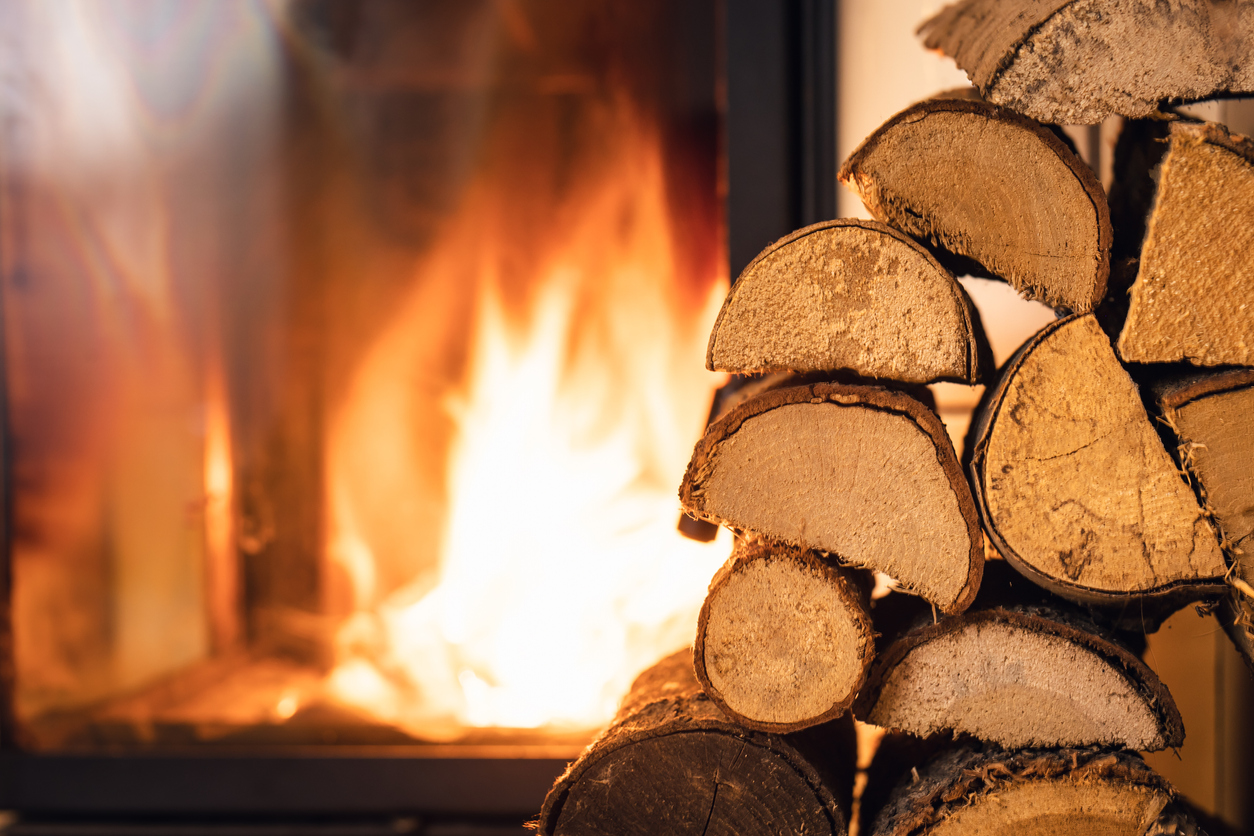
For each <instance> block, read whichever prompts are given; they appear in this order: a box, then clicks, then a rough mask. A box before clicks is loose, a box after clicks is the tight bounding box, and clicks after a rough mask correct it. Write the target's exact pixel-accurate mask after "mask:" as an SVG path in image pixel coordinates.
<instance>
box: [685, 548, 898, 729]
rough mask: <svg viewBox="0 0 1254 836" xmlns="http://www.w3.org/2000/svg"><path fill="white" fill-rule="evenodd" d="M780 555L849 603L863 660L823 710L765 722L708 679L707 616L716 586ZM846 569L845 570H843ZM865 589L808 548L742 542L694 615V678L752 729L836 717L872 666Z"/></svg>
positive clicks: (871, 634) (850, 701)
mask: <svg viewBox="0 0 1254 836" xmlns="http://www.w3.org/2000/svg"><path fill="white" fill-rule="evenodd" d="M773 557H774V558H780V559H785V560H798V561H800V562H802V563H804V564H805V565H806V566H807V567H808V568H810V569H812V570H814V571H816V572H818V573H819V574H821V575H822V576H823V577H824V578H826V579H827V580H828V582H830V583H831V584H832V586H833V587H835V588H836V590H837V594H838V596H839V597H840V598H841V599H842V600H843V601H844V603H845V604H846V605H847V606H848V607H849V610H850V612H851V614H853V615H854V621H855V622H856V624H857V627H858V631H859V633H860V634H861V637H862V643H861V646H860V647H859V648H858V658H859V660H860V661H861V663H862V670H861V673H860V674H859V675H858V678H857V682H856V683H855V684H854V687H853V688H851V689H850V691H849V693H848V694H847V695H846V696H845V697H844V698H842V699H840V700H838V701H837V702H835V703H833V704H832V705H831V707H829V708H828V709H827V710H826V711H824V712H822V713H821V714H818V715H815V716H814V717H811V718H808V719H805V720H798V721H796V722H793V723H768V722H763V721H761V720H755V719H753V718H751V717H746V716H745V715H743V714H741V713H740V712H738V711H735V710H734V709H732V708H731V707H730V706H728V705H727V702H726V701H725V700H724V699H723V695H722V694H721V693H720V692H719V690H718V688H716V687H714V684H713V683H712V682H711V681H710V677H709V674H708V673H707V672H706V668H705V633H706V628H707V626H708V624H709V618H710V601H711V599H713V597H714V595H715V593H716V592H718V590H720V589H722V588H723V587H724V586H725V585H726V584H727V583H728V582H729V581H730V580H731V578H732V577H733V576H734V575H736V574H737V573H738V572H740V571H743V569H744V568H745V567H746V566H747V565H748V564H749V563H751V562H753V561H755V560H770V559H771V558H773ZM846 571H847V570H846ZM864 593H865V590H864V589H862V588H860V587H859V586H858V585H857V584H855V583H854V582H853V581H851V580H850V579H848V578H846V577H845V576H844V575H843V574H842V573H841V571H840V570H839V569H838V568H837V567H836V566H835V565H834V564H832V563H829V562H827V561H824V560H822V559H820V558H819V557H818V555H817V554H816V553H815V552H813V551H809V550H804V549H800V548H797V547H796V546H789V545H783V544H778V543H772V542H770V541H766V540H760V541H756V542H752V543H747V544H745V545H744V546H743V547H742V548H738V549H737V552H736V554H734V555H733V557H732V559H731V561H729V562H728V566H727V567H726V571H722V570H720V571H719V573H718V574H717V575H715V576H714V580H713V581H712V582H711V583H710V591H709V594H708V595H707V596H706V599H705V602H704V603H703V604H702V605H701V613H700V615H699V616H698V617H697V638H696V642H695V643H694V645H693V648H692V664H693V669H694V671H695V673H696V675H697V681H699V682H700V683H701V687H702V689H703V690H704V691H705V694H706V696H707V697H709V698H710V700H711V701H712V702H713V703H714V704H715V705H717V706H718V707H719V709H720V710H721V711H722V712H723V713H724V714H726V715H727V716H728V717H730V718H731V719H733V720H735V721H736V722H737V723H739V724H740V725H742V726H744V727H746V728H750V729H754V730H756V731H764V732H775V733H777V734H786V733H788V732H795V731H801V730H802V729H807V728H810V727H811V726H817V725H818V724H820V723H825V722H827V721H828V720H834V719H836V718H837V717H840V716H841V715H843V714H845V713H846V712H847V711H849V708H850V706H852V705H853V701H854V698H855V697H856V696H857V695H858V691H859V689H861V688H862V686H863V685H864V684H865V683H866V680H867V675H868V673H869V672H870V669H871V663H872V662H873V661H874V660H875V630H874V627H873V626H872V624H871V616H870V614H869V613H868V612H867V604H866V603H865V598H866V595H865V594H864Z"/></svg>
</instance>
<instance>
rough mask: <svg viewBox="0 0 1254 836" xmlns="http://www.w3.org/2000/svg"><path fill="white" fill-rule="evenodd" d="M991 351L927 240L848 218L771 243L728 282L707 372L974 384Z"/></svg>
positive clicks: (964, 299)
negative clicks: (833, 374)
mask: <svg viewBox="0 0 1254 836" xmlns="http://www.w3.org/2000/svg"><path fill="white" fill-rule="evenodd" d="M991 365H992V355H991V353H990V351H989V348H988V343H987V340H986V339H985V338H984V333H983V329H982V328H981V327H980V323H979V318H978V315H977V314H976V311H975V306H974V305H973V304H972V303H971V299H970V298H969V297H968V296H967V294H966V291H964V290H963V289H962V285H960V284H958V282H957V281H955V280H954V277H953V276H951V275H950V274H949V272H948V271H946V270H945V268H943V267H942V266H941V265H940V264H939V263H938V262H937V261H936V259H935V258H934V257H933V256H932V255H931V254H930V253H929V252H928V251H927V250H926V249H924V248H923V247H921V246H920V245H919V244H917V243H915V242H914V241H912V240H911V239H909V238H907V237H906V236H904V235H902V234H901V233H900V232H897V231H895V230H892V229H890V228H888V227H887V226H885V225H884V224H881V223H876V222H874V221H860V220H853V219H844V220H836V221H826V222H824V223H819V224H814V225H813V226H808V227H806V228H805V229H800V230H798V231H796V232H794V233H792V234H790V235H788V236H786V237H784V238H781V239H780V240H778V241H776V242H775V243H774V244H771V245H770V246H769V247H767V248H766V249H765V250H763V251H762V253H761V254H759V255H758V257H757V258H755V259H754V260H753V261H752V262H750V264H749V266H748V267H746V268H745V269H744V271H743V272H742V273H741V274H740V278H739V279H737V280H736V283H735V284H734V285H732V288H731V290H730V292H729V293H728V294H727V300H726V301H725V302H724V303H723V308H722V310H721V311H719V315H718V320H717V321H716V322H715V324H714V330H713V332H712V333H711V334H710V346H709V351H708V352H707V353H706V367H707V368H708V369H710V370H711V371H729V372H739V373H746V372H749V373H751V372H763V371H767V372H772V371H785V370H792V371H799V372H823V371H834V370H837V369H848V370H851V371H853V372H855V373H857V374H859V375H862V376H864V377H876V378H885V379H888V380H897V381H902V382H906V383H931V382H933V381H937V380H951V381H956V382H959V383H978V382H980V381H981V379H982V376H983V374H984V373H985V371H986V370H987V369H988V368H989V367H990V366H991Z"/></svg>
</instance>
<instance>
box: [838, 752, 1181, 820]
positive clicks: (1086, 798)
mask: <svg viewBox="0 0 1254 836" xmlns="http://www.w3.org/2000/svg"><path fill="white" fill-rule="evenodd" d="M877 757H878V756H877ZM890 772H891V770H887V769H876V765H874V764H873V765H872V769H871V773H872V775H873V776H874V777H873V779H872V780H874V779H875V778H879V779H881V780H882V779H883V776H884V775H887V774H889V773H890ZM883 795H884V793H883V791H882V788H880V787H872V786H869V785H868V787H867V791H866V793H864V796H863V797H864V798H870V799H874V798H876V797H877V796H878V797H882V796H883ZM869 820H873V824H872V825H871V826H870V827H866V828H864V829H863V830H862V831H861V832H865V833H868V834H872V836H923V835H924V834H928V835H929V836H950V834H954V836H957V834H965V833H998V834H1015V833H1023V834H1033V836H1035V835H1036V834H1040V836H1053V834H1069V833H1100V834H1112V836H1113V835H1114V834H1127V836H1141V834H1147V833H1152V834H1156V835H1157V836H1195V835H1196V834H1199V833H1200V832H1201V831H1200V830H1199V829H1198V827H1197V823H1196V822H1195V821H1194V820H1193V819H1192V817H1191V815H1190V814H1189V813H1188V811H1187V810H1186V809H1185V808H1184V806H1183V805H1182V804H1178V803H1176V797H1175V791H1174V790H1173V789H1172V788H1171V786H1170V785H1169V784H1168V783H1167V782H1166V781H1165V780H1164V779H1163V778H1162V777H1161V776H1159V775H1158V773H1156V772H1154V771H1153V770H1152V769H1150V768H1149V767H1148V766H1146V764H1145V762H1144V761H1143V760H1141V758H1140V757H1139V756H1138V755H1137V754H1135V753H1134V752H1129V751H1110V750H1103V749H1098V748H1085V749H1078V748H1067V749H1024V750H1019V751H1005V750H998V749H991V750H985V751H979V750H977V749H976V748H974V747H972V746H970V745H960V746H957V747H954V748H951V749H948V750H943V751H942V752H941V753H940V754H938V755H936V756H934V757H932V758H931V759H930V760H928V761H927V762H926V763H925V764H924V765H921V766H918V767H907V768H906V769H904V771H903V772H902V774H901V780H900V781H899V782H898V783H897V784H896V787H895V788H894V789H893V790H892V791H891V793H890V794H888V795H887V803H885V804H884V805H883V807H882V808H880V809H879V810H874V809H869V810H866V811H864V816H863V818H862V821H864V822H866V821H869Z"/></svg>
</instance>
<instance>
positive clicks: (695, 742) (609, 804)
mask: <svg viewBox="0 0 1254 836" xmlns="http://www.w3.org/2000/svg"><path fill="white" fill-rule="evenodd" d="M854 746H855V744H854V741H853V729H852V723H851V722H845V723H841V722H836V723H828V724H826V725H823V726H818V727H815V728H813V729H808V730H806V731H804V732H800V733H798V734H796V735H789V736H788V737H784V736H781V735H775V734H766V733H763V732H754V731H749V730H748V729H744V728H741V727H740V726H738V725H736V724H735V723H732V722H731V721H729V720H728V719H727V718H726V717H725V716H724V715H723V714H722V712H720V711H719V710H718V707H717V706H716V705H714V703H712V702H710V700H708V699H707V698H706V697H705V695H704V694H703V693H701V689H700V687H699V686H698V684H697V681H696V679H695V678H694V677H693V673H692V656H691V652H690V651H687V650H685V651H681V652H679V653H676V654H674V655H672V656H669V657H667V658H666V659H664V660H663V661H662V662H660V663H658V665H656V666H655V667H653V668H651V669H649V670H648V671H645V672H644V673H643V674H641V675H640V677H639V678H638V679H637V680H636V682H635V684H634V685H633V686H632V690H631V693H630V694H628V696H627V698H626V699H625V700H624V702H623V705H622V708H621V709H620V710H619V713H618V716H617V717H616V718H615V720H614V722H613V724H612V725H611V726H610V727H609V728H608V729H607V730H606V731H605V732H603V733H602V734H601V735H600V737H598V738H597V740H596V741H594V742H593V743H592V744H591V745H590V746H589V747H588V749H587V750H586V751H585V752H584V753H583V755H581V756H580V758H579V760H577V761H576V762H575V763H573V764H571V766H570V767H569V768H568V769H567V770H566V773H565V774H564V775H562V777H561V778H559V779H558V780H557V782H556V783H555V784H554V786H553V789H552V790H550V792H549V794H548V797H547V798H545V800H544V807H543V808H542V809H541V812H540V817H539V820H538V822H537V830H538V831H539V832H540V833H543V834H549V836H575V835H576V834H578V836H628V835H629V834H638V835H639V836H656V835H657V834H662V833H665V834H676V836H707V835H712V834H725V836H744V834H748V835H749V836H767V835H768V834H770V836H774V835H775V834H780V833H815V834H833V835H834V836H843V834H844V833H845V832H846V822H847V821H848V810H849V806H848V805H849V800H850V796H851V794H852V788H853V774H854Z"/></svg>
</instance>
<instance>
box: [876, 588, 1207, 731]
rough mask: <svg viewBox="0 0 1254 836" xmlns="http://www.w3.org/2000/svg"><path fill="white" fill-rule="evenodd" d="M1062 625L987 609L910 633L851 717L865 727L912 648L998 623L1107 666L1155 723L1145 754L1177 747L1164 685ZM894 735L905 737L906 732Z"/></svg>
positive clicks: (1176, 724) (1108, 647) (1023, 611)
mask: <svg viewBox="0 0 1254 836" xmlns="http://www.w3.org/2000/svg"><path fill="white" fill-rule="evenodd" d="M1064 619H1067V620H1071V617H1070V615H1069V614H1064V613H1063V612H1061V611H1058V610H1052V611H1051V610H1050V609H1049V608H1046V607H1018V608H1014V609H1010V608H1005V607H990V608H989V609H983V610H972V611H968V612H966V613H963V614H962V615H960V616H956V617H954V618H946V619H945V620H943V621H941V622H940V623H938V624H931V625H927V626H924V627H922V628H918V629H915V630H912V631H910V632H908V633H907V634H905V635H904V636H902V637H900V638H898V639H896V640H895V641H894V642H893V643H892V644H891V645H890V646H889V647H888V649H887V650H886V651H884V652H883V653H882V654H881V655H880V657H879V660H878V661H877V662H876V664H875V667H874V668H873V669H872V671H871V676H870V678H869V679H868V680H867V684H866V685H865V686H864V687H863V689H862V691H861V692H860V693H859V694H858V699H857V700H856V701H855V703H854V707H853V710H854V716H856V717H858V719H860V720H863V721H864V722H868V721H867V720H866V718H868V717H870V716H871V712H872V711H873V710H874V708H875V705H876V703H877V702H878V701H879V697H880V692H881V690H882V688H883V686H884V680H885V679H886V678H887V677H888V676H889V674H891V673H892V671H893V670H894V669H895V668H896V667H897V665H899V664H900V663H901V662H902V660H903V659H905V657H906V656H907V655H908V654H909V653H910V651H912V650H914V649H915V648H916V647H919V646H920V645H923V644H926V643H928V642H930V641H933V640H935V639H939V638H942V637H944V636H948V635H950V634H952V633H956V632H958V631H960V630H962V629H963V628H964V627H966V626H968V625H972V624H996V623H1001V624H1009V625H1012V626H1014V627H1020V628H1022V629H1025V630H1029V631H1031V632H1034V633H1043V634H1045V635H1053V636H1058V637H1059V638H1062V639H1065V640H1067V641H1069V642H1071V643H1072V644H1076V645H1079V646H1081V647H1083V648H1085V649H1087V650H1090V651H1092V652H1093V653H1095V654H1096V655H1097V656H1099V657H1100V658H1102V659H1104V660H1106V661H1107V662H1109V663H1110V664H1111V666H1112V667H1114V668H1115V671H1116V673H1119V674H1121V675H1122V676H1123V677H1124V679H1126V680H1127V681H1128V683H1129V684H1130V685H1132V687H1133V689H1134V690H1135V691H1136V692H1137V693H1138V694H1139V695H1140V696H1141V697H1142V698H1143V699H1144V700H1145V702H1146V703H1147V704H1148V705H1149V706H1150V708H1151V710H1152V711H1153V713H1154V715H1155V717H1156V718H1157V720H1158V733H1159V737H1160V741H1158V742H1159V743H1161V745H1158V746H1157V747H1156V749H1150V750H1147V751H1156V750H1157V749H1166V748H1168V747H1171V746H1179V745H1181V744H1182V743H1183V742H1184V720H1183V719H1182V718H1181V716H1180V710H1179V709H1178V708H1177V707H1176V703H1175V700H1174V699H1172V697H1171V692H1170V691H1168V690H1167V686H1165V685H1163V683H1162V680H1160V679H1159V678H1158V676H1157V675H1156V674H1155V673H1154V672H1153V671H1152V670H1151V669H1150V668H1149V667H1148V666H1146V665H1145V664H1144V663H1143V662H1142V661H1141V660H1140V659H1137V658H1136V656H1134V655H1133V654H1132V653H1131V652H1130V651H1128V650H1127V649H1126V648H1124V647H1122V646H1120V645H1119V644H1117V643H1116V642H1114V641H1112V640H1110V639H1108V638H1105V637H1102V636H1099V635H1097V634H1095V633H1091V632H1089V631H1087V630H1084V629H1081V628H1080V627H1078V626H1076V625H1072V624H1068V623H1067V621H1066V620H1064ZM897 730H898V731H906V730H905V729H897ZM967 733H968V734H970V735H972V736H977V737H978V735H977V734H976V733H975V732H974V731H968V732H967Z"/></svg>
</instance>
